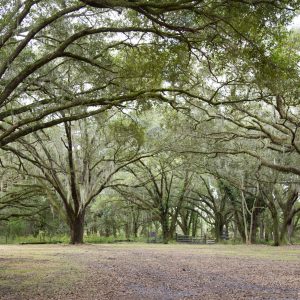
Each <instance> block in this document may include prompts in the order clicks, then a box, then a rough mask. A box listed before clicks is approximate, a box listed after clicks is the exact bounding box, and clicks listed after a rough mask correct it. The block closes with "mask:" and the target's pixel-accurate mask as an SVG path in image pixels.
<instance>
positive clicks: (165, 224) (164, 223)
mask: <svg viewBox="0 0 300 300" xmlns="http://www.w3.org/2000/svg"><path fill="white" fill-rule="evenodd" d="M168 218H169V216H168V215H167V214H161V217H160V219H161V222H160V223H161V229H162V237H163V243H164V244H168V243H169V240H170V229H169V219H168Z"/></svg>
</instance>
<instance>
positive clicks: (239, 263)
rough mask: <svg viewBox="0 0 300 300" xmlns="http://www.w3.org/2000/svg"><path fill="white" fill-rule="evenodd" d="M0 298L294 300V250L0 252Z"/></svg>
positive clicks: (298, 262) (297, 258)
mask: <svg viewBox="0 0 300 300" xmlns="http://www.w3.org/2000/svg"><path fill="white" fill-rule="evenodd" d="M0 299H5V300H9V299H101V300H102V299H103V300H105V299H124V300H125V299H128V300H135V299H137V300H139V299H145V300H146V299H147V300H148V299H149V300H150V299H151V300H153V299H159V300H169V299H170V300H173V299H174V300H179V299H204V300H207V299H293V300H295V299H300V246H291V247H280V248H275V247H270V246H242V245H239V246H232V245H195V246H191V245H147V244H118V245H83V246H70V245H39V246H38V245H34V246H33V245H30V246H29V245H22V246H21V245H20V246H19V245H8V246H6V245H0Z"/></svg>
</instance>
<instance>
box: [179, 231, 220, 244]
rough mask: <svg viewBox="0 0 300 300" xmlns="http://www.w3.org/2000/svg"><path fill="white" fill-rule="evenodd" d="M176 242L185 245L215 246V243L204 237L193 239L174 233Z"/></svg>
mask: <svg viewBox="0 0 300 300" xmlns="http://www.w3.org/2000/svg"><path fill="white" fill-rule="evenodd" d="M176 242H177V243H186V244H215V242H216V241H215V240H213V239H208V238H207V236H206V235H203V236H196V237H193V236H189V235H181V234H177V233H176Z"/></svg>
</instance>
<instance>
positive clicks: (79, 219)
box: [70, 212, 84, 244]
mask: <svg viewBox="0 0 300 300" xmlns="http://www.w3.org/2000/svg"><path fill="white" fill-rule="evenodd" d="M70 231H71V232H70V234H71V240H70V243H71V244H83V233H84V212H83V213H81V214H79V215H77V216H73V218H72V221H71V222H70Z"/></svg>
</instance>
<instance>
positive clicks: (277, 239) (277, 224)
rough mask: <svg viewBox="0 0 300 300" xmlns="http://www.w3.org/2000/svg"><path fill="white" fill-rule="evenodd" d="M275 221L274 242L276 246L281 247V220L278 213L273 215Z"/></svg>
mask: <svg viewBox="0 0 300 300" xmlns="http://www.w3.org/2000/svg"><path fill="white" fill-rule="evenodd" d="M272 219H273V240H274V246H279V245H280V238H279V220H278V216H277V213H276V214H272Z"/></svg>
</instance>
